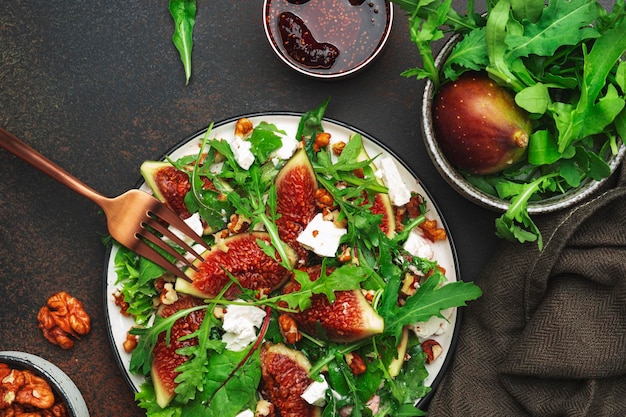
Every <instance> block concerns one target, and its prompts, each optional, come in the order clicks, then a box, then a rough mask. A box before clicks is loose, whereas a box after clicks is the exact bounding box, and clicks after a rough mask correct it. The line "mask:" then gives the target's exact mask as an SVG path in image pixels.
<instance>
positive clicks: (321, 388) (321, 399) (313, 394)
mask: <svg viewBox="0 0 626 417" xmlns="http://www.w3.org/2000/svg"><path fill="white" fill-rule="evenodd" d="M327 390H328V382H326V379H324V376H323V375H322V381H313V382H312V383H311V385H309V386H308V387H306V389H305V390H304V392H303V393H302V395H300V397H302V399H303V400H304V401H306V402H308V403H309V404H311V405H316V406H318V407H322V406H324V404H326V398H325V396H326V391H327Z"/></svg>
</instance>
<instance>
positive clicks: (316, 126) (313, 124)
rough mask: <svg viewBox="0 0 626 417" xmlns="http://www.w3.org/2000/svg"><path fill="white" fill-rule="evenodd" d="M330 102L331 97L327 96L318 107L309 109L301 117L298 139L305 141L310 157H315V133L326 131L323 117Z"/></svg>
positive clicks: (297, 133)
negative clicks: (323, 125)
mask: <svg viewBox="0 0 626 417" xmlns="http://www.w3.org/2000/svg"><path fill="white" fill-rule="evenodd" d="M329 102H330V98H327V99H326V100H325V101H324V102H323V103H322V104H321V105H320V106H319V107H318V108H316V109H313V110H309V111H307V112H306V113H304V114H303V115H302V116H301V117H300V122H299V123H298V130H297V132H296V140H298V141H304V146H305V148H306V153H307V155H308V156H309V159H314V155H315V151H314V150H313V143H314V141H315V135H317V134H318V133H321V132H323V131H324V128H323V127H322V119H323V118H324V113H326V107H328V103H329Z"/></svg>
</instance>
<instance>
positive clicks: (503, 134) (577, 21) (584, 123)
mask: <svg viewBox="0 0 626 417" xmlns="http://www.w3.org/2000/svg"><path fill="white" fill-rule="evenodd" d="M394 2H395V3H396V4H398V5H399V6H400V7H402V8H404V9H406V10H407V11H408V12H409V22H410V23H409V24H410V26H411V34H412V39H413V41H414V42H415V44H416V46H417V48H418V51H419V53H420V55H421V57H422V60H423V64H424V65H423V68H415V69H411V70H407V71H406V72H405V73H404V75H405V76H408V77H417V78H420V79H426V80H427V81H426V87H425V90H424V96H423V102H422V127H423V136H424V140H425V142H426V146H427V149H428V151H429V154H430V156H431V158H432V160H433V162H434V164H435V165H436V166H437V168H438V169H439V172H440V173H441V174H442V175H443V177H444V178H445V179H446V180H447V181H448V182H449V183H450V184H451V185H452V186H453V187H454V188H455V189H456V190H457V191H459V192H460V193H461V194H462V195H464V196H466V197H467V198H469V199H470V200H471V201H474V202H476V203H478V204H481V205H483V206H486V207H489V208H492V209H495V210H499V211H502V212H504V213H503V214H502V216H501V217H500V218H498V219H497V221H496V234H497V235H498V236H500V237H503V238H506V239H509V240H517V241H520V242H526V241H532V242H536V243H537V245H538V247H539V248H540V249H541V247H542V238H541V232H540V230H539V228H538V227H537V226H536V225H535V223H534V221H533V219H532V216H533V215H535V214H540V213H547V212H551V211H555V210H559V209H562V208H565V207H570V206H572V205H575V204H580V203H581V202H582V201H584V199H586V198H587V197H589V196H590V195H591V194H592V193H593V192H595V191H596V190H597V188H598V187H599V186H600V185H601V183H602V182H603V181H605V180H606V179H607V178H608V177H609V176H610V175H611V174H612V172H613V171H614V170H615V169H616V167H617V166H618V165H619V163H620V162H621V160H622V158H623V156H624V144H623V138H625V137H626V111H625V110H624V103H625V101H624V98H625V91H626V62H624V61H623V58H624V54H625V52H626V37H625V36H624V33H625V31H626V22H625V17H626V9H625V7H624V1H623V0H619V1H617V2H616V3H615V4H614V5H613V6H612V8H611V9H605V8H603V6H602V5H600V4H599V3H598V2H597V1H595V0H570V1H565V0H551V1H549V2H547V3H544V1H543V0H541V1H537V0H532V1H527V2H511V1H509V0H498V1H490V2H488V10H487V12H486V13H483V14H478V13H476V12H475V11H474V10H471V7H472V6H473V2H472V3H470V9H469V10H464V11H455V10H453V9H452V8H451V6H450V4H449V3H447V2H444V1H434V2H430V3H428V5H425V6H420V5H418V4H417V3H418V2H416V1H413V0H397V1H394ZM450 34H451V35H452V38H451V40H449V41H448V43H447V44H446V45H445V47H444V48H443V50H442V51H441V52H440V54H439V55H437V57H436V59H435V54H434V53H433V45H434V42H435V41H437V40H440V39H442V38H443V37H444V36H446V35H450Z"/></svg>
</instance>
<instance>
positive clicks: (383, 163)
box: [377, 156, 411, 206]
mask: <svg viewBox="0 0 626 417" xmlns="http://www.w3.org/2000/svg"><path fill="white" fill-rule="evenodd" d="M377 165H378V169H379V173H378V174H379V175H380V178H381V179H382V180H383V183H384V184H385V186H386V187H387V189H388V190H389V191H388V193H389V199H390V200H391V203H392V204H393V205H394V206H403V205H405V204H406V203H408V202H409V201H410V200H411V191H410V190H409V187H407V185H406V183H405V182H404V181H403V180H402V176H400V171H398V167H397V166H396V163H395V161H394V160H393V159H392V158H391V157H389V156H383V157H381V158H380V159H379V160H378V163H377Z"/></svg>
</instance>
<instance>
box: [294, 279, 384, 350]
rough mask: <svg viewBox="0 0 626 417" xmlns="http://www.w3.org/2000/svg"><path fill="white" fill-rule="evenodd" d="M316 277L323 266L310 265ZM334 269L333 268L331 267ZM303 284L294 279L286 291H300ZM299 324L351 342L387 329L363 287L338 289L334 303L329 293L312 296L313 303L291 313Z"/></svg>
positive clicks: (325, 335)
mask: <svg viewBox="0 0 626 417" xmlns="http://www.w3.org/2000/svg"><path fill="white" fill-rule="evenodd" d="M308 272H309V277H310V278H311V280H313V281H315V280H316V279H317V278H319V276H320V272H321V269H320V268H318V267H312V268H309V269H308ZM327 273H330V271H327ZM299 289H300V284H299V283H297V282H295V281H291V282H289V284H287V285H285V287H284V288H283V292H284V293H289V292H293V291H297V290H299ZM288 314H289V315H290V316H291V317H292V318H293V319H294V320H295V322H296V323H297V324H298V328H299V329H301V330H303V331H305V332H307V333H309V334H312V335H315V336H317V337H323V338H326V339H328V340H330V341H333V342H338V343H349V342H354V341H357V340H362V339H365V338H367V337H370V336H373V335H376V334H380V333H382V332H383V330H384V329H385V322H384V320H383V318H382V317H381V316H380V315H379V314H378V313H377V312H376V310H374V308H373V307H372V305H371V304H370V303H369V302H368V301H367V300H366V299H365V296H364V295H363V293H362V292H361V291H360V290H352V291H335V301H333V302H332V303H331V302H330V301H329V300H328V297H326V295H325V294H314V295H313V296H311V306H310V307H309V308H307V309H306V310H303V311H301V312H298V313H288Z"/></svg>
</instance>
